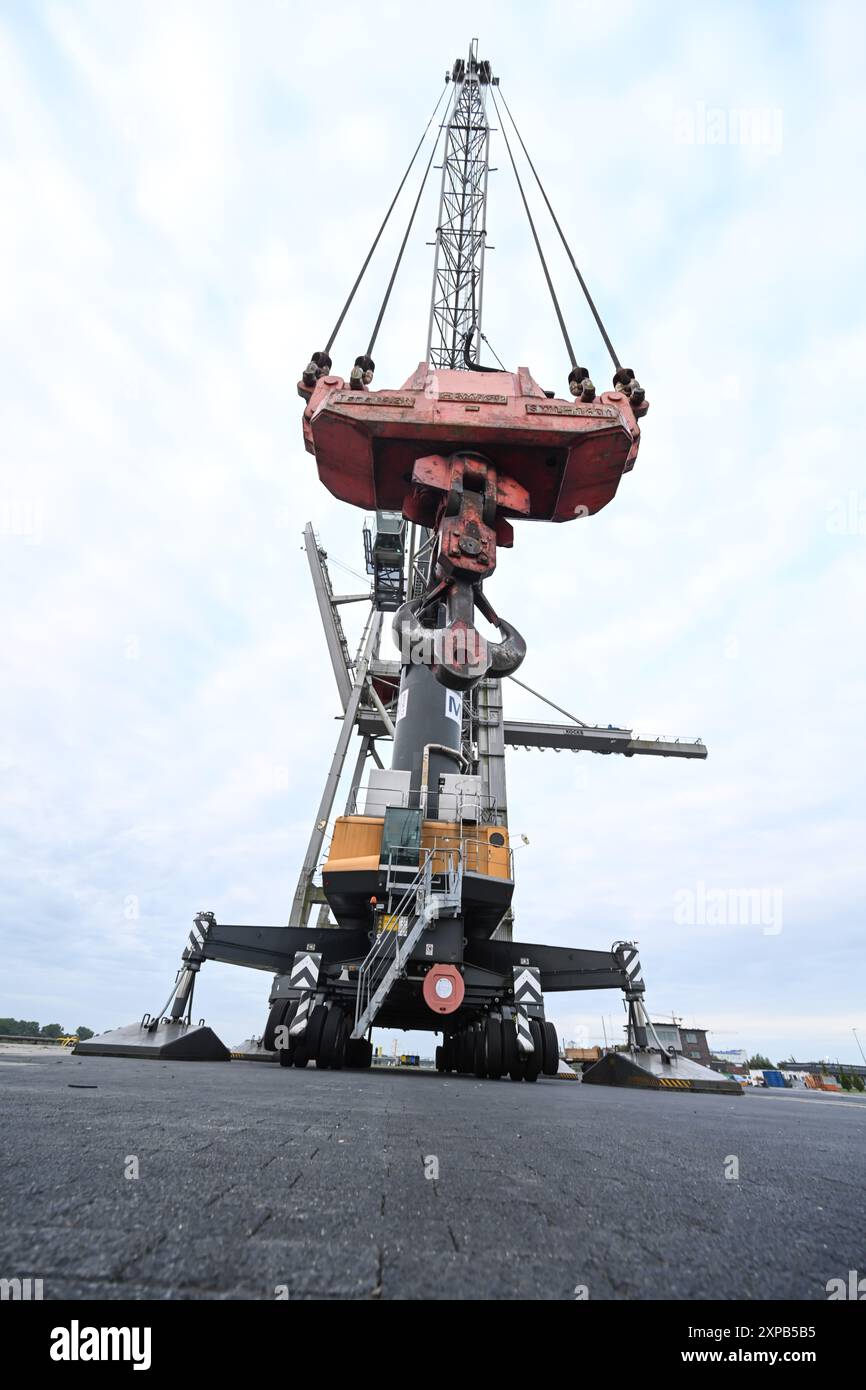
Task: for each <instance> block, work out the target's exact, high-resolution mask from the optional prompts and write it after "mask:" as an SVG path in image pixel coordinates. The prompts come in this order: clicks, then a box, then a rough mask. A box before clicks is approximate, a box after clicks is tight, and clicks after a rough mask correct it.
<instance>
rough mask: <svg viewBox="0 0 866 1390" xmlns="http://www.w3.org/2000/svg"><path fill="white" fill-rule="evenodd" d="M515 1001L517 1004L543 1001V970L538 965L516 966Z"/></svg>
mask: <svg viewBox="0 0 866 1390" xmlns="http://www.w3.org/2000/svg"><path fill="white" fill-rule="evenodd" d="M514 1002H515V1004H540V1003H541V1002H542V994H541V971H540V970H539V969H537V967H536V966H534V965H515V966H514Z"/></svg>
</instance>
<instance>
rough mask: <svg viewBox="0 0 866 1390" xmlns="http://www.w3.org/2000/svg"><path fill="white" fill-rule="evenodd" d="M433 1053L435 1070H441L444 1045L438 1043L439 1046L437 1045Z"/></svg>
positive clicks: (443, 1068)
mask: <svg viewBox="0 0 866 1390" xmlns="http://www.w3.org/2000/svg"><path fill="white" fill-rule="evenodd" d="M434 1055H435V1060H436V1070H437V1071H439V1072H443V1071H444V1070H445V1049H444V1047H442V1045H441V1044H440V1045H439V1047H437V1049H436V1052H435V1054H434Z"/></svg>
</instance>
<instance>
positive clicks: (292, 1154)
mask: <svg viewBox="0 0 866 1390" xmlns="http://www.w3.org/2000/svg"><path fill="white" fill-rule="evenodd" d="M32 1052H33V1050H31V1049H28V1050H27V1053H26V1055H25V1054H24V1053H22V1052H19V1053H17V1054H16V1053H15V1051H14V1049H13V1048H11V1047H7V1048H5V1049H3V1050H2V1054H0V1117H2V1129H0V1163H2V1181H0V1277H3V1278H10V1277H14V1276H19V1277H22V1278H24V1277H31V1278H42V1279H43V1280H44V1294H45V1297H46V1298H75V1299H78V1298H81V1299H84V1298H97V1299H101V1298H106V1299H153V1298H172V1299H174V1298H190V1299H200V1298H214V1299H224V1298H255V1299H273V1298H274V1297H276V1296H277V1290H278V1288H280V1287H284V1288H285V1289H286V1291H287V1293H288V1296H289V1297H290V1298H307V1299H309V1298H340V1299H348V1298H351V1299H379V1298H384V1299H404V1298H413V1299H417V1298H434V1299H435V1298H460V1299H470V1298H483V1299H572V1298H574V1297H575V1289H576V1287H577V1286H578V1285H583V1286H585V1287H586V1290H587V1294H588V1297H589V1298H590V1299H598V1298H602V1299H604V1298H606V1299H627V1298H674V1299H705V1298H732V1299H736V1298H745V1299H786V1298H795V1299H802V1298H805V1299H810V1298H814V1299H825V1298H826V1291H825V1285H826V1282H827V1280H828V1279H831V1278H835V1277H838V1276H840V1275H841V1276H844V1275H845V1274H846V1273H847V1271H848V1270H849V1269H860V1270H862V1269H864V1268H866V1235H864V1225H863V1216H862V1193H863V1189H864V1181H866V1144H864V1140H866V1101H864V1100H859V1099H842V1098H841V1097H838V1098H837V1097H830V1096H824V1095H819V1094H815V1095H810V1094H804V1093H803V1092H788V1091H786V1092H779V1093H776V1092H772V1091H757V1090H752V1091H749V1092H747V1094H746V1095H744V1096H742V1097H727V1096H724V1097H723V1096H708V1095H688V1094H686V1093H678V1092H670V1093H648V1092H628V1091H621V1090H615V1089H610V1090H609V1089H606V1088H602V1087H590V1086H586V1087H583V1086H581V1085H579V1084H577V1083H574V1082H563V1081H556V1080H541V1081H539V1082H538V1083H536V1085H534V1086H529V1085H526V1084H525V1083H524V1084H514V1083H512V1082H509V1081H501V1082H491V1081H476V1080H475V1079H474V1078H469V1077H440V1076H437V1075H436V1074H435V1073H428V1072H423V1073H407V1072H378V1071H372V1072H366V1073H365V1072H347V1071H344V1072H339V1073H333V1072H316V1070H315V1069H314V1068H308V1069H307V1070H305V1071H297V1070H286V1069H282V1068H280V1067H277V1066H273V1065H262V1064H257V1063H251V1062H228V1063H186V1064H181V1063H165V1062H148V1061H140V1062H139V1061H131V1060H128V1059H122V1058H118V1059H114V1058H98V1057H92V1058H91V1057H88V1058H79V1057H75V1056H72V1055H70V1054H68V1053H63V1054H60V1055H58V1053H57V1052H56V1051H53V1050H51V1051H44V1052H42V1053H39V1054H38V1055H36V1056H33V1055H32ZM730 1155H734V1156H735V1157H736V1158H737V1159H738V1162H739V1178H738V1179H737V1180H735V1181H732V1180H728V1179H726V1178H725V1164H726V1160H727V1159H728V1157H729V1156H730ZM131 1157H134V1158H137V1160H138V1173H139V1176H138V1177H137V1178H127V1177H126V1176H125V1175H124V1174H125V1171H126V1170H131V1166H132V1165H130V1163H129V1159H130V1158H131ZM431 1158H434V1159H435V1160H436V1161H437V1163H438V1178H428V1177H427V1176H425V1172H430V1171H433V1169H434V1165H433V1164H431V1163H430V1162H429V1160H430V1159H431Z"/></svg>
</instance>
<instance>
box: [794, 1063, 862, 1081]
mask: <svg viewBox="0 0 866 1390" xmlns="http://www.w3.org/2000/svg"><path fill="white" fill-rule="evenodd" d="M779 1071H797V1072H803V1074H804V1075H811V1076H821V1075H822V1073H823V1072H832V1073H833V1075H834V1076H835V1075H838V1074H839V1072H840V1071H844V1072H847V1074H848V1075H849V1076H852V1075H856V1076H862V1077H863V1079H864V1081H866V1066H864V1064H863V1063H862V1062H838V1061H837V1062H780V1063H779Z"/></svg>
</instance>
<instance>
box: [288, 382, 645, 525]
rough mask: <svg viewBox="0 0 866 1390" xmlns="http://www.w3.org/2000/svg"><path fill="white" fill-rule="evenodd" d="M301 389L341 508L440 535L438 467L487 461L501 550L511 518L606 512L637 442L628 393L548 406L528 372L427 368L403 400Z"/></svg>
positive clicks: (327, 481) (321, 386)
mask: <svg viewBox="0 0 866 1390" xmlns="http://www.w3.org/2000/svg"><path fill="white" fill-rule="evenodd" d="M298 389H299V392H300V394H301V395H302V396H303V397H304V398H305V399H307V405H306V408H305V410H304V425H303V428H304V442H305V445H306V448H307V449H308V451H309V452H310V453H312V454H313V455H314V456H315V459H316V465H317V468H318V471H319V477H320V478H321V480H322V482H323V483H324V485H325V487H327V489H328V491H329V492H331V493H333V494H334V496H335V497H339V498H340V499H341V500H342V501H344V502H350V503H352V504H353V505H354V506H356V507H363V508H364V509H365V510H367V511H372V510H374V509H381V510H385V511H398V512H402V513H403V514H404V515H406V516H407V517H408V518H409V519H411V520H415V521H418V522H421V523H423V524H426V525H431V526H436V525H437V524H438V520H439V516H440V513H441V507H442V492H441V490H440V489H441V485H442V484H441V466H440V463H439V461H441V463H447V459H446V457H445V456H447V455H453V454H455V453H460V452H472V453H475V454H480V455H483V457H484V459H485V460H487V461H489V463H490V464H492V465H493V468H494V470H495V474H496V484H495V486H496V490H497V507H496V516H497V520H496V523H495V527H496V539H497V541H498V543H499V544H500V545H508V544H510V543H511V541H510V531H511V527H510V525H509V523H508V522H507V520H506V519H505V518H506V516H507V515H511V516H521V515H523V516H528V517H531V518H533V519H534V520H539V521H571V520H572V519H573V518H574V517H576V516H586V515H589V514H592V513H593V512H597V511H600V510H601V508H602V507H604V506H606V505H607V503H608V502H610V501H611V499H612V498H613V497H614V495H615V494H616V490H617V487H618V486H619V480H620V478H621V477H622V475H623V473H627V472H629V471H630V470H631V468H633V467H634V462H635V458H636V457H637V451H638V446H639V443H640V426H639V425H638V422H637V420H636V418H635V415H634V412H633V410H632V407H631V404H630V402H629V399H628V397H627V396H626V395H625V394H624V393H622V392H620V391H606V392H604V393H603V394H602V395H601V396H599V397H598V399H597V400H596V401H594V402H593V403H592V404H584V403H582V402H578V401H574V400H572V401H566V400H558V399H550V398H548V397H547V396H546V395H545V393H544V391H543V390H542V389H541V387H540V386H539V385H538V384H537V382H535V381H534V380H533V379H532V377H531V376H530V374H529V371H528V370H527V369H526V368H525V367H520V368H519V369H518V370H517V371H516V372H471V371H447V370H433V369H431V368H430V367H428V365H427V363H426V362H422V363H420V364H419V366H418V368H417V370H416V371H415V372H414V374H413V375H412V376H411V377H410V378H409V380H408V381H407V382H406V383H405V385H404V386H402V387H400V389H399V390H397V391H371V390H368V389H366V388H364V389H362V390H350V389H349V387H348V386H347V384H346V382H344V381H343V380H342V378H340V377H337V376H325V377H321V378H320V379H319V380H318V381H317V382H316V384H315V386H314V387H313V388H312V390H310V389H309V388H307V387H305V386H304V385H303V383H300V384H299V388H298ZM645 411H646V407H645V406H643V407H642V408H641V410H640V414H641V415H643V414H645ZM437 471H438V472H439V475H440V476H439V477H436V476H434V475H435V474H436V473H437ZM509 489H511V490H510V491H509Z"/></svg>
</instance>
